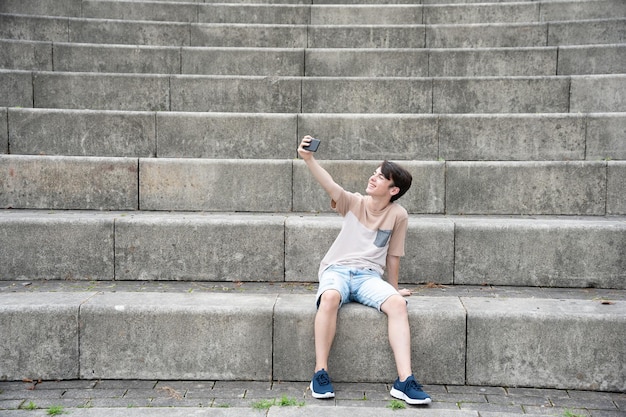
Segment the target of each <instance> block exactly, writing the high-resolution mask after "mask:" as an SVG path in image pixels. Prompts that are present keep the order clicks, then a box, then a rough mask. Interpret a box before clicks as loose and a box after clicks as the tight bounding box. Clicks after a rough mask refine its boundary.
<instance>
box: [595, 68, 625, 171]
mask: <svg viewBox="0 0 626 417" xmlns="http://www.w3.org/2000/svg"><path fill="white" fill-rule="evenodd" d="M624 68H626V67H624ZM587 159H589V160H594V159H595V160H599V159H609V160H611V159H626V114H624V113H621V114H620V113H614V114H612V113H607V114H590V115H588V116H587Z"/></svg>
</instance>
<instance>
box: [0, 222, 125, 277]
mask: <svg viewBox="0 0 626 417" xmlns="http://www.w3.org/2000/svg"><path fill="white" fill-rule="evenodd" d="M113 222H114V217H113V216H109V215H103V214H91V213H87V212H78V213H69V212H59V213H46V214H45V215H41V214H39V213H37V212H23V211H6V212H3V213H2V215H1V216H0V240H1V241H2V242H3V244H2V246H0V279H3V280H48V279H49V280H55V279H60V280H112V279H114V276H115V270H114V265H113V259H114V253H113V246H114V245H113V242H114V228H113Z"/></svg>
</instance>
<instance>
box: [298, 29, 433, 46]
mask: <svg viewBox="0 0 626 417" xmlns="http://www.w3.org/2000/svg"><path fill="white" fill-rule="evenodd" d="M424 30H425V27H424V26H423V25H392V26H382V25H358V26H357V25H351V26H341V25H332V26H331V25H329V26H310V27H309V31H308V45H307V46H308V47H309V48H423V47H424Z"/></svg>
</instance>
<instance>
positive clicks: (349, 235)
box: [319, 190, 409, 275]
mask: <svg viewBox="0 0 626 417" xmlns="http://www.w3.org/2000/svg"><path fill="white" fill-rule="evenodd" d="M369 199H371V197H369V196H363V195H361V194H359V193H351V192H348V191H345V190H344V191H343V193H342V194H341V196H340V197H339V199H338V200H337V202H336V206H335V207H334V208H335V210H336V211H337V212H338V213H339V214H341V215H342V216H343V217H344V220H343V225H342V227H341V231H340V232H339V235H338V236H337V238H336V239H335V242H334V243H333V244H332V246H331V247H330V249H329V250H328V252H327V253H326V256H324V259H322V262H321V264H320V270H319V274H320V275H321V273H322V272H323V271H324V270H325V269H326V268H327V267H328V266H330V265H343V266H350V267H355V268H359V269H367V268H370V269H373V270H375V271H377V272H378V273H380V274H381V275H382V274H383V273H384V271H385V266H386V263H387V254H389V255H394V256H404V239H405V237H406V231H407V227H408V220H409V216H408V214H407V211H406V210H405V209H404V207H402V206H400V205H399V204H397V203H395V202H394V203H390V204H389V205H387V207H385V208H384V209H383V210H381V211H370V210H368V209H367V201H368V200H369Z"/></svg>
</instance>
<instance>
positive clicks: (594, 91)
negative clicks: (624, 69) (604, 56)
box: [570, 24, 626, 113]
mask: <svg viewBox="0 0 626 417" xmlns="http://www.w3.org/2000/svg"><path fill="white" fill-rule="evenodd" d="M624 27H626V24H624ZM570 112H572V113H603V112H626V75H597V76H582V75H581V76H578V75H575V76H572V87H571V92H570Z"/></svg>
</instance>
